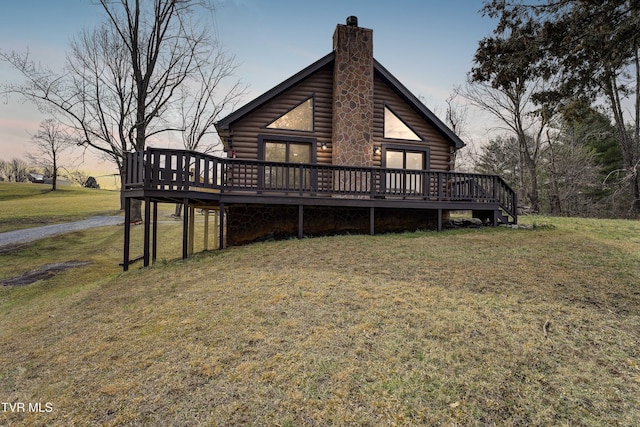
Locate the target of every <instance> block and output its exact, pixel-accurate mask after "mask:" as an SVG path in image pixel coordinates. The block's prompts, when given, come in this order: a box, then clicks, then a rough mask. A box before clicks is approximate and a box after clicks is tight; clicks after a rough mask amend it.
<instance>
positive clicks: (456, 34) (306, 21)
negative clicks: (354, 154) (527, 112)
mask: <svg viewBox="0 0 640 427" xmlns="http://www.w3.org/2000/svg"><path fill="white" fill-rule="evenodd" d="M482 5H483V0H393V1H391V0H322V1H318V0H217V2H216V3H215V10H214V11H213V12H212V13H211V14H210V15H208V16H204V19H206V20H208V21H209V22H211V23H212V27H213V28H212V33H213V34H214V35H215V36H216V37H217V38H218V40H219V41H220V42H221V44H222V45H223V47H224V49H225V50H226V51H227V52H229V53H231V54H233V55H235V59H236V62H237V63H238V68H237V71H236V74H235V78H237V79H240V80H242V81H243V82H244V83H246V84H248V85H249V89H248V91H247V94H246V96H245V97H244V98H243V102H242V103H241V105H242V104H244V103H245V102H249V101H250V100H252V99H253V98H255V97H257V96H259V95H261V94H262V93H264V92H266V91H268V90H269V89H271V88H272V87H274V86H276V85H277V84H279V83H280V82H282V81H284V80H286V79H287V78H288V77H290V76H292V75H293V74H295V73H297V72H298V71H300V70H302V69H303V68H305V67H307V66H308V65H310V64H311V63H313V62H315V61H316V60H318V59H320V58H321V57H323V56H325V55H326V54H328V53H329V52H331V49H332V36H333V31H334V30H335V27H336V25H337V24H344V23H345V21H346V18H347V17H348V16H350V15H355V16H357V17H358V25H359V26H361V27H365V28H370V29H373V45H374V47H373V49H374V57H375V58H376V59H377V60H378V61H379V62H380V63H381V64H382V65H383V66H384V67H385V68H387V70H389V71H390V72H391V73H392V74H393V75H394V76H395V77H396V78H398V79H399V80H400V82H402V83H403V84H404V85H405V86H406V87H407V88H408V89H409V90H410V91H411V92H413V93H414V94H415V95H416V96H418V97H420V98H421V99H422V100H423V101H424V102H425V104H426V105H427V106H428V107H429V108H430V109H431V110H432V111H434V112H435V113H436V114H438V115H440V116H441V117H442V116H443V114H444V111H445V107H446V103H445V101H446V99H447V98H448V97H449V96H450V95H451V93H452V91H453V89H454V87H456V86H460V85H463V84H464V82H465V79H466V75H467V73H468V72H469V71H470V69H471V67H472V65H473V55H474V52H475V50H476V48H477V46H478V42H479V41H480V40H481V39H482V38H484V37H486V36H489V35H491V32H492V30H493V29H494V27H495V22H494V21H492V20H491V19H489V18H488V17H484V16H482V14H481V12H480V10H481V8H482ZM102 19H103V15H102V13H101V8H100V6H97V5H95V1H94V0H21V1H6V2H3V4H2V14H1V15H0V50H2V51H3V52H11V51H17V52H25V51H27V50H28V51H29V52H30V54H31V56H32V58H33V59H34V60H35V61H36V62H39V63H41V64H42V65H45V66H47V67H48V68H50V69H53V70H60V69H61V68H62V67H63V65H64V59H65V55H66V52H67V50H68V46H69V42H70V40H72V39H73V37H74V36H76V35H77V34H78V33H79V32H80V31H82V30H83V29H90V28H92V27H94V26H96V25H97V24H98V23H99V22H100V21H101V20H102ZM21 81H22V79H21V77H20V75H19V74H17V73H16V72H15V71H14V70H12V69H11V68H10V66H9V65H8V64H6V63H3V62H0V83H7V82H21ZM46 118H47V116H46V115H44V114H42V113H40V112H38V110H37V109H36V108H35V107H34V106H33V105H31V104H29V103H24V102H23V100H22V99H20V97H18V96H15V95H11V96H8V97H7V96H2V97H0V158H2V159H10V158H12V157H20V158H26V154H27V153H28V152H33V146H32V144H31V142H30V135H31V134H34V133H35V132H36V131H37V129H38V125H39V124H40V122H41V121H42V120H44V119H46ZM469 122H470V123H469V126H468V130H467V132H466V134H465V135H461V136H462V139H463V140H465V141H466V142H468V143H469V142H473V141H478V140H481V139H482V138H483V137H485V136H484V135H486V132H487V129H485V128H484V127H485V126H486V124H483V123H482V120H478V118H477V116H476V113H474V112H473V110H470V112H469ZM166 143H167V145H170V144H172V143H174V142H172V141H170V140H169V141H167V142H166ZM473 143H475V142H473ZM85 162H86V168H87V169H95V168H96V167H101V168H106V169H109V167H108V166H104V165H101V164H100V163H99V162H96V160H95V157H93V156H92V155H91V154H90V153H89V154H87V155H86V156H85ZM81 169H82V167H81Z"/></svg>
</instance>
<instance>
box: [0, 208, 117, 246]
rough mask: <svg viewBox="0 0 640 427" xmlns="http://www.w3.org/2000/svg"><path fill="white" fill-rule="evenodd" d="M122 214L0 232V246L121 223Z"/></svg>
mask: <svg viewBox="0 0 640 427" xmlns="http://www.w3.org/2000/svg"><path fill="white" fill-rule="evenodd" d="M123 222H124V218H123V217H122V216H94V217H92V218H89V219H84V220H82V221H74V222H67V223H64V224H53V225H45V226H43V227H34V228H26V229H24V230H16V231H8V232H6V233H0V248H2V247H4V246H11V245H18V244H21V243H27V242H32V241H34V240H38V239H43V238H45V237H50V236H55V235H56V234H63V233H69V232H71V231H78V230H86V229H88V228H95V227H104V226H107V225H117V224H122V223H123Z"/></svg>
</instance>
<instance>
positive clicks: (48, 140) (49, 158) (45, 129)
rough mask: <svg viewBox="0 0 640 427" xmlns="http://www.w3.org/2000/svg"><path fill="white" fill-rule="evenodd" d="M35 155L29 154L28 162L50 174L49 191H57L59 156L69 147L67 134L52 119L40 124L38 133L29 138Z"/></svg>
mask: <svg viewBox="0 0 640 427" xmlns="http://www.w3.org/2000/svg"><path fill="white" fill-rule="evenodd" d="M31 142H32V143H33V145H34V146H35V149H36V152H35V154H29V156H28V157H29V160H30V161H31V162H32V163H33V164H35V165H38V166H40V167H43V168H45V169H46V170H48V171H49V172H50V173H51V190H53V191H55V190H56V189H57V176H58V170H59V168H60V155H61V154H62V152H64V151H65V150H67V149H69V148H70V147H71V142H70V139H69V134H68V133H67V131H66V130H65V129H63V128H62V126H61V125H60V123H58V122H57V121H56V120H54V119H47V120H44V121H43V122H41V123H40V127H39V128H38V132H36V133H35V134H34V135H32V136H31Z"/></svg>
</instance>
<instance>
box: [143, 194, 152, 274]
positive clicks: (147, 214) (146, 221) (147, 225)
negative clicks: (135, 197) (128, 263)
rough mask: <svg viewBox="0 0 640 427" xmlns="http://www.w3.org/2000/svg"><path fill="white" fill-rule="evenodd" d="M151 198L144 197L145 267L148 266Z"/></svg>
mask: <svg viewBox="0 0 640 427" xmlns="http://www.w3.org/2000/svg"><path fill="white" fill-rule="evenodd" d="M150 231H151V200H150V199H149V198H148V197H145V198H144V238H143V241H144V243H143V244H144V252H143V256H142V258H143V263H144V266H145V267H149V240H150V236H151V233H150Z"/></svg>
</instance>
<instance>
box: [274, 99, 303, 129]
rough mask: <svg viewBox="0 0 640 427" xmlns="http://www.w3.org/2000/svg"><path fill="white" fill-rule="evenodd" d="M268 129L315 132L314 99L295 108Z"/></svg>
mask: <svg viewBox="0 0 640 427" xmlns="http://www.w3.org/2000/svg"><path fill="white" fill-rule="evenodd" d="M267 128H268V129H287V130H302V131H307V132H313V98H309V99H307V100H306V101H303V102H302V103H300V104H298V105H297V106H295V107H293V108H292V109H291V110H289V111H287V112H286V113H284V114H283V115H282V116H280V117H278V118H277V119H276V120H274V121H273V122H271V123H269V124H268V125H267Z"/></svg>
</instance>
